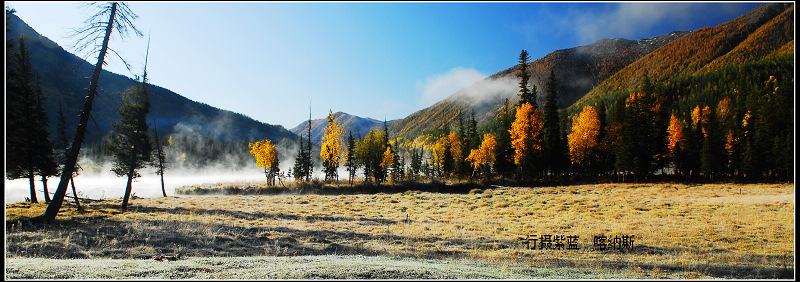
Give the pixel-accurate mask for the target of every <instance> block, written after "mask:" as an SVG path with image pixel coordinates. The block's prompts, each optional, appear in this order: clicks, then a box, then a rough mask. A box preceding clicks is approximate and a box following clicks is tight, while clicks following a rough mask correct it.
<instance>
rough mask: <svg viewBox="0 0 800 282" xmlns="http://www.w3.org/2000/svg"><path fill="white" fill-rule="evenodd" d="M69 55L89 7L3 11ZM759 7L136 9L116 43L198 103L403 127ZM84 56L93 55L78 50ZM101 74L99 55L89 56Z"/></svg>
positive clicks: (195, 5) (117, 68) (210, 5)
mask: <svg viewBox="0 0 800 282" xmlns="http://www.w3.org/2000/svg"><path fill="white" fill-rule="evenodd" d="M6 4H7V5H10V6H11V7H13V8H15V9H16V10H17V15H18V16H19V17H20V18H21V19H22V20H24V21H25V22H26V23H28V24H29V25H30V26H31V27H33V28H34V29H35V30H36V31H38V32H39V33H41V34H43V35H44V36H46V37H48V38H50V39H51V40H53V41H55V42H56V43H58V44H59V45H61V46H62V47H64V48H65V49H66V50H68V51H71V52H73V53H75V52H74V50H72V49H70V46H72V44H73V43H74V42H75V38H72V37H69V36H68V35H69V34H70V32H71V30H72V29H73V28H79V27H81V26H83V20H84V19H86V18H88V17H89V16H90V13H91V10H89V9H86V8H81V7H80V5H79V3H78V2H25V1H22V2H15V1H10V2H6ZM760 4H761V3H754V2H732V3H719V2H708V3H705V2H696V3H686V2H675V3H664V2H653V3H642V2H614V3H604V2H589V3H585V2H584V3H579V2H575V3H563V2H558V3H546V2H541V3H540V2H532V3H524V2H509V3H498V2H486V3H474V2H471V3H454V2H442V3H437V2H425V3H419V2H405V3H403V2H401V3H397V2H395V3H381V2H373V3H361V2H352V3H330V2H324V3H323V2H317V3H296V2H287V3H274V2H263V3H262V2H233V3H232V2H224V3H222V2H219V3H216V2H129V3H128V5H129V7H130V9H131V10H132V11H133V12H134V13H136V14H137V15H138V16H139V18H138V19H137V20H135V21H134V24H135V25H136V26H137V27H138V28H139V30H141V31H142V32H143V33H144V36H143V37H138V38H137V37H129V38H127V39H125V40H124V41H123V40H120V39H119V38H114V40H113V41H112V42H111V43H110V46H111V48H113V49H115V50H116V51H117V52H118V53H119V54H120V55H121V56H122V57H123V58H125V59H126V61H127V62H128V63H129V64H130V65H131V70H132V71H128V70H127V69H126V68H125V67H124V66H123V65H122V63H121V61H120V60H119V59H117V58H115V57H111V58H110V61H108V64H109V65H108V66H107V67H106V68H105V69H107V70H109V71H112V72H115V73H119V74H122V75H126V76H129V77H133V76H134V74H135V73H141V69H142V67H143V65H144V57H145V49H146V47H147V37H148V35H149V36H150V37H151V42H150V54H149V60H148V64H147V68H148V77H149V79H150V83H152V84H155V85H159V86H161V87H164V88H167V89H170V90H172V91H174V92H176V93H178V94H180V95H183V96H185V97H187V98H189V99H192V100H195V101H198V102H203V103H206V104H209V105H212V106H215V107H218V108H222V109H227V110H231V111H234V112H239V113H242V114H245V115H247V116H250V117H252V118H254V119H256V120H259V121H262V122H266V123H270V124H279V125H283V126H284V127H286V128H292V127H294V126H296V125H298V124H299V123H300V122H302V121H304V120H306V119H308V110H309V103H311V110H312V117H313V118H315V119H316V118H322V117H324V116H325V115H326V114H327V113H328V111H329V110H332V111H334V112H337V111H343V112H347V113H350V114H354V115H358V116H362V117H371V118H375V119H379V120H382V119H384V118H386V119H388V120H392V119H397V118H403V117H405V116H407V115H409V114H411V113H413V112H415V111H417V110H420V109H423V108H425V107H427V106H430V105H432V104H434V103H435V102H436V101H439V100H441V99H443V98H445V97H447V96H449V95H450V94H452V93H453V92H455V91H457V90H458V89H460V88H463V87H465V86H468V85H469V84H471V83H473V82H476V81H478V80H480V79H482V78H484V77H486V76H489V75H491V74H494V73H496V72H498V71H501V70H504V69H506V68H509V67H512V66H514V65H515V64H516V63H517V57H518V56H519V53H520V50H522V49H525V50H527V51H528V52H529V53H530V56H531V59H532V60H535V59H538V58H541V57H543V56H545V55H547V54H548V53H550V52H553V51H555V50H559V49H566V48H572V47H575V46H580V45H587V44H591V43H593V42H595V41H597V40H599V39H602V38H626V39H641V38H649V37H654V36H658V35H662V34H666V33H669V32H671V31H676V30H687V31H688V30H695V29H698V28H702V27H706V26H714V25H717V24H720V23H723V22H726V21H729V20H731V19H734V18H735V17H737V16H739V15H741V14H744V13H746V12H748V11H750V10H752V9H753V8H755V7H757V6H758V5H760ZM77 55H78V56H81V57H83V56H84V55H85V54H81V53H78V54H77ZM87 60H88V61H89V62H90V63H95V61H96V58H91V57H90V58H88V59H87Z"/></svg>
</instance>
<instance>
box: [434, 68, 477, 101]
mask: <svg viewBox="0 0 800 282" xmlns="http://www.w3.org/2000/svg"><path fill="white" fill-rule="evenodd" d="M486 77H487V75H485V74H482V73H481V72H479V71H477V70H475V69H471V68H469V69H467V68H463V67H456V68H453V69H451V70H449V71H447V73H444V74H441V75H438V76H436V77H433V78H429V79H428V80H427V81H426V83H425V84H424V85H423V87H422V98H421V101H420V102H421V103H422V104H425V105H430V104H433V103H436V102H438V101H441V100H443V99H444V98H447V97H448V96H450V95H451V94H453V93H455V92H456V91H458V90H461V89H462V88H464V87H467V86H470V85H472V84H473V83H475V82H478V81H480V80H481V79H484V78H486Z"/></svg>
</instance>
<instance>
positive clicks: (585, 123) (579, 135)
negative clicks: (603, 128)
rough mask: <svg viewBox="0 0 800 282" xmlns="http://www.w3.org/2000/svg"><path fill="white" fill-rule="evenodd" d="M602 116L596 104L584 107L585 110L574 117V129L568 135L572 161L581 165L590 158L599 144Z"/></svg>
mask: <svg viewBox="0 0 800 282" xmlns="http://www.w3.org/2000/svg"><path fill="white" fill-rule="evenodd" d="M599 134H600V118H599V116H598V114H597V109H595V107H594V106H586V107H583V111H581V113H580V114H578V115H577V116H575V117H574V118H573V119H572V130H571V132H570V133H569V135H567V143H568V144H569V156H570V161H572V163H573V164H576V165H581V164H584V163H585V162H586V161H587V160H589V159H590V158H591V156H592V154H593V152H594V150H595V148H597V146H598V142H597V136H598V135H599Z"/></svg>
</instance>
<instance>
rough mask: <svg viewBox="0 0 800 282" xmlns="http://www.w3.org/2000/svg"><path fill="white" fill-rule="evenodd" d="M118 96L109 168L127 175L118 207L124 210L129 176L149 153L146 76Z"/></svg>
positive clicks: (150, 151)
mask: <svg viewBox="0 0 800 282" xmlns="http://www.w3.org/2000/svg"><path fill="white" fill-rule="evenodd" d="M145 74H146V73H145ZM121 96H122V106H120V108H119V112H118V113H119V115H120V120H119V121H118V122H114V123H112V124H111V126H112V127H114V129H115V131H116V133H111V135H110V139H111V140H112V146H111V151H112V153H113V154H114V166H113V168H112V171H114V173H115V174H116V175H117V176H127V177H128V184H127V186H126V187H125V195H124V197H123V198H122V206H121V208H122V209H123V210H125V209H127V208H128V199H129V198H130V196H131V190H132V188H133V187H132V183H133V179H134V178H137V177H139V176H140V174H139V173H138V170H139V169H141V168H144V167H145V166H146V165H147V164H149V162H150V159H151V156H152V155H151V154H152V143H151V142H150V136H149V134H148V131H149V129H148V128H149V125H148V124H147V114H148V113H149V112H150V101H149V95H148V93H147V81H146V75H145V76H143V77H142V82H141V83H140V84H138V85H136V86H133V87H131V88H129V89H128V90H126V91H125V93H122V94H121Z"/></svg>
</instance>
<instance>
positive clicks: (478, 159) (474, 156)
mask: <svg viewBox="0 0 800 282" xmlns="http://www.w3.org/2000/svg"><path fill="white" fill-rule="evenodd" d="M496 146H497V141H496V140H495V138H494V135H492V134H491V133H486V134H484V135H483V141H482V142H481V145H480V147H478V149H472V150H471V151H470V153H469V157H467V160H468V161H469V162H470V163H472V167H473V168H474V169H475V170H476V171H479V172H480V170H481V167H483V168H484V172H485V174H486V176H487V177H489V175H490V173H491V166H492V165H493V164H494V149H495V147H496Z"/></svg>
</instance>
